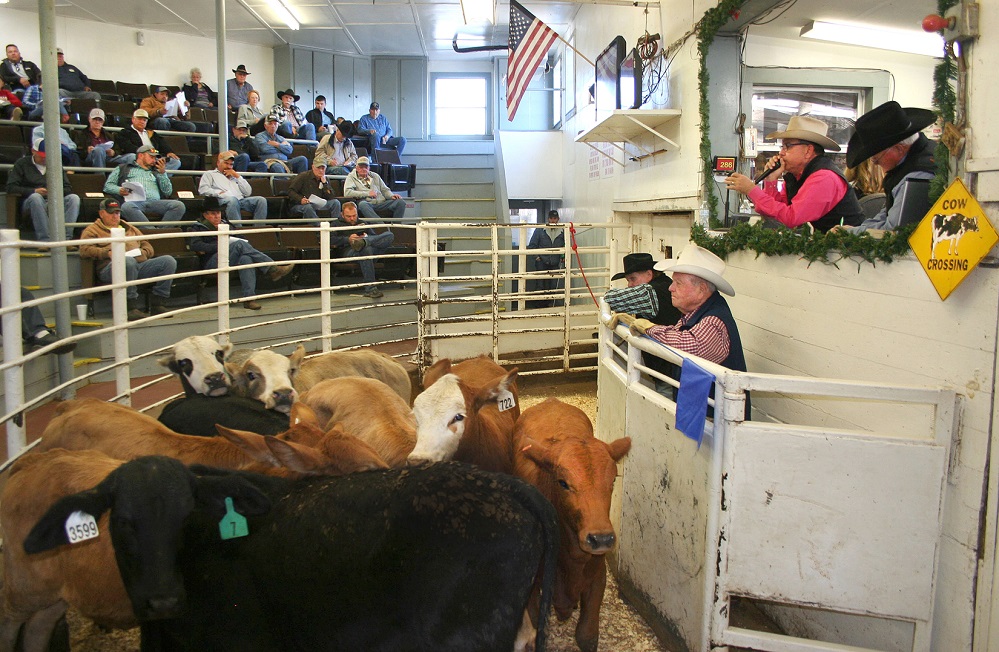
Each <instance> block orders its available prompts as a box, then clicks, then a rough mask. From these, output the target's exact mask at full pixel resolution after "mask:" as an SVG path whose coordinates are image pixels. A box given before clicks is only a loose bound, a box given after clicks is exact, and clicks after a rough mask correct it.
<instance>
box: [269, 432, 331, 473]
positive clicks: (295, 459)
mask: <svg viewBox="0 0 999 652" xmlns="http://www.w3.org/2000/svg"><path fill="white" fill-rule="evenodd" d="M266 441H267V447H268V448H269V449H270V451H271V454H272V455H273V456H274V458H275V459H276V460H277V462H278V464H279V465H281V466H283V467H285V468H287V469H291V470H292V471H295V472H296V473H303V474H305V475H315V474H317V473H318V472H319V470H320V469H323V468H325V467H326V460H325V459H323V456H322V455H321V454H320V453H319V451H317V450H316V449H314V448H312V447H311V446H303V445H302V444H296V443H294V442H290V441H282V440H280V439H274V438H273V437H267V439H266Z"/></svg>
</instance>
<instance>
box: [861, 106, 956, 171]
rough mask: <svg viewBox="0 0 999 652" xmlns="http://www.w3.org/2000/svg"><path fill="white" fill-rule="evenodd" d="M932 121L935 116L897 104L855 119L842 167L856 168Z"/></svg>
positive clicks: (925, 110) (925, 111)
mask: <svg viewBox="0 0 999 652" xmlns="http://www.w3.org/2000/svg"><path fill="white" fill-rule="evenodd" d="M936 120H937V114H936V113H934V112H933V111H930V110H929V109H917V108H912V107H906V108H904V109H903V108H902V107H901V106H900V105H899V103H898V102H895V101H891V102H885V103H884V104H882V105H881V106H879V107H877V108H875V109H872V110H871V111H868V112H867V113H865V114H864V115H862V116H860V117H859V118H858V119H857V125H856V131H855V132H854V134H853V135H852V136H850V144H849V145H847V150H846V164H847V165H848V166H849V167H851V168H852V167H856V166H857V165H860V164H861V163H863V162H864V161H866V160H867V159H869V158H871V157H872V156H874V155H875V154H877V153H878V152H880V151H881V150H884V149H888V148H889V147H891V146H892V145H894V144H895V143H897V142H899V141H902V140H905V139H906V138H908V137H909V136H911V135H912V134H914V133H916V132H917V131H922V130H923V129H925V128H926V127H928V126H930V125H931V124H933V123H934V122H936Z"/></svg>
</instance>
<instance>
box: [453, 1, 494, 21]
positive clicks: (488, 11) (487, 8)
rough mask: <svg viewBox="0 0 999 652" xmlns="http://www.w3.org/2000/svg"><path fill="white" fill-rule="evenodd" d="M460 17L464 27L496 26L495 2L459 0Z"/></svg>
mask: <svg viewBox="0 0 999 652" xmlns="http://www.w3.org/2000/svg"><path fill="white" fill-rule="evenodd" d="M461 15H462V17H464V19H465V24H466V25H472V24H474V23H483V22H485V23H490V24H493V25H495V24H496V2H495V0H461Z"/></svg>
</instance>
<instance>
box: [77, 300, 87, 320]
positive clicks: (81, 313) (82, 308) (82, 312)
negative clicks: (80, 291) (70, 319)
mask: <svg viewBox="0 0 999 652" xmlns="http://www.w3.org/2000/svg"><path fill="white" fill-rule="evenodd" d="M76 318H77V319H78V320H80V321H86V319H87V304H85V303H78V304H76Z"/></svg>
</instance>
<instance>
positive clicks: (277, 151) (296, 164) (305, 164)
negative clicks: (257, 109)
mask: <svg viewBox="0 0 999 652" xmlns="http://www.w3.org/2000/svg"><path fill="white" fill-rule="evenodd" d="M280 123H281V118H279V117H278V116H276V115H274V114H268V115H267V117H266V118H264V130H263V131H261V132H260V133H259V134H257V135H256V136H254V141H255V144H256V146H257V151H258V152H259V153H260V158H261V159H263V160H264V161H265V162H266V161H268V160H271V159H274V160H277V161H285V162H287V164H288V167H289V168H291V171H292V172H306V171H307V170H308V169H309V159H307V158H305V157H304V156H296V157H295V158H292V159H289V158H288V155H289V154H291V151H292V147H291V143H289V142H288V141H287V140H286V139H285V137H284V136H282V135H281V134H279V133H278V132H277V129H278V125H279V124H280ZM270 171H271V172H276V173H281V172H285V171H286V170H285V169H284V166H283V165H282V164H281V163H276V162H275V163H272V164H271V166H270Z"/></svg>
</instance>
